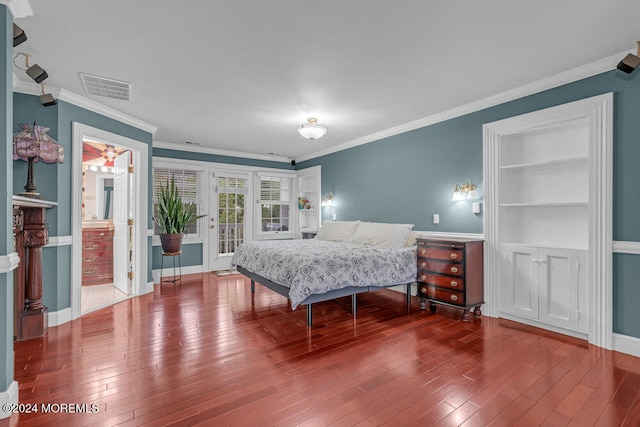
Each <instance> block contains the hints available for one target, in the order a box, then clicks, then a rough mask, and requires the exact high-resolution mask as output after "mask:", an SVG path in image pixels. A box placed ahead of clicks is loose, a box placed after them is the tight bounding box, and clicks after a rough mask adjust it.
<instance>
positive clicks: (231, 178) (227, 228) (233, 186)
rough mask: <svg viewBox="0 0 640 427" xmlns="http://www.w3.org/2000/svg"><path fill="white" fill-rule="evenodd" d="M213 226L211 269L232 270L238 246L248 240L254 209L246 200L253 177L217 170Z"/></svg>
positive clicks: (210, 234) (208, 220)
mask: <svg viewBox="0 0 640 427" xmlns="http://www.w3.org/2000/svg"><path fill="white" fill-rule="evenodd" d="M212 177H213V178H212V185H211V189H212V194H211V197H210V200H211V209H210V212H211V215H210V216H209V217H208V218H207V223H208V224H209V227H210V233H209V236H210V239H211V246H210V247H211V250H210V254H211V255H210V259H209V265H210V267H211V269H212V270H229V269H231V267H232V266H231V259H232V257H233V253H234V252H235V250H236V248H237V247H238V245H239V244H240V243H242V242H244V241H245V240H249V236H248V235H247V230H249V229H250V227H247V224H250V221H251V216H252V215H251V212H250V211H251V209H247V206H248V205H247V199H248V195H249V190H250V188H251V182H250V175H249V174H242V173H233V172H223V171H215V172H214V173H213V175H212Z"/></svg>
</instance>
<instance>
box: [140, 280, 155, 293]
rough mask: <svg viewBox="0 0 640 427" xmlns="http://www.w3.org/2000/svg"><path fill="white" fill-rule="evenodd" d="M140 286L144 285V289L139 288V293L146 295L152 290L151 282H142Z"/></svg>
mask: <svg viewBox="0 0 640 427" xmlns="http://www.w3.org/2000/svg"><path fill="white" fill-rule="evenodd" d="M142 286H143V287H144V289H141V290H140V295H146V294H150V293H151V292H153V282H147V283H143V284H142Z"/></svg>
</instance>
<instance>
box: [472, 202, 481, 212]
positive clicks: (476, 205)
mask: <svg viewBox="0 0 640 427" xmlns="http://www.w3.org/2000/svg"><path fill="white" fill-rule="evenodd" d="M471 212H473V213H474V214H479V213H480V202H475V203H472V204H471Z"/></svg>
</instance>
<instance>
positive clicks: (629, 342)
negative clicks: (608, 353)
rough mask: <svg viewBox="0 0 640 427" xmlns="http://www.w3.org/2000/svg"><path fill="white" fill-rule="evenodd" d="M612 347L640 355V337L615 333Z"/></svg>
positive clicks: (622, 351) (633, 354)
mask: <svg viewBox="0 0 640 427" xmlns="http://www.w3.org/2000/svg"><path fill="white" fill-rule="evenodd" d="M612 338H613V339H612V343H611V344H612V347H613V349H614V350H615V351H619V352H621V353H626V354H630V355H632V356H636V357H640V338H636V337H630V336H628V335H621V334H616V333H614V334H613V337H612Z"/></svg>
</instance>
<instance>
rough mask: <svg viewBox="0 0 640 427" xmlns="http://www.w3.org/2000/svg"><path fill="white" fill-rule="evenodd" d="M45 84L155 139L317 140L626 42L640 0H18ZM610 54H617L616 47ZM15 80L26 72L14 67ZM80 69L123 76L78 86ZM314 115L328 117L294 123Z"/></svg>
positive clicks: (238, 145)
mask: <svg viewBox="0 0 640 427" xmlns="http://www.w3.org/2000/svg"><path fill="white" fill-rule="evenodd" d="M29 3H30V5H31V8H32V9H33V16H29V17H25V18H19V19H16V23H17V24H18V25H20V26H21V27H22V28H23V29H24V30H25V32H26V34H27V36H28V40H27V41H26V42H25V43H23V44H22V45H20V46H18V47H16V48H14V53H17V52H25V53H29V54H31V55H33V59H32V61H31V62H32V63H38V64H39V65H40V66H42V67H43V68H44V69H46V71H47V72H48V74H49V78H48V79H47V80H46V83H47V85H51V86H52V87H55V88H62V89H65V90H67V91H70V92H73V93H76V94H79V95H82V96H84V97H86V98H89V99H92V100H94V101H97V102H99V103H101V104H104V105H106V106H109V107H112V108H114V109H116V110H118V111H121V112H123V113H126V114H128V115H130V116H133V117H135V118H137V119H140V120H143V121H145V122H147V123H150V124H152V125H155V126H158V130H157V132H156V134H155V135H154V142H155V141H158V142H161V143H170V144H176V148H178V149H181V148H184V147H185V145H184V143H185V141H190V142H194V143H197V144H200V147H199V148H201V149H203V150H207V149H219V150H230V151H233V152H237V153H247V154H252V155H267V156H273V158H274V159H277V160H282V159H283V158H286V159H301V158H309V157H311V156H313V155H314V153H319V152H326V150H330V149H331V148H332V147H336V146H340V145H344V144H346V143H349V142H351V141H354V140H358V139H362V138H364V137H367V136H369V135H371V134H374V133H377V132H381V131H384V130H386V129H389V128H394V127H398V126H401V125H403V124H406V123H409V122H412V121H415V120H419V119H422V118H425V117H428V116H431V115H433V114H436V113H439V112H442V111H446V110H449V109H452V108H454V107H458V106H461V105H465V104H468V103H470V102H474V101H477V100H480V99H483V98H486V97H488V96H491V95H495V94H498V93H501V92H504V91H507V90H510V89H513V88H516V87H519V86H522V85H524V84H527V83H530V82H533V81H537V80H540V79H543V78H546V77H549V76H552V75H555V74H557V73H561V72H564V71H567V70H570V69H572V68H574V67H577V66H582V65H585V64H589V63H592V62H594V61H597V60H600V59H603V58H606V57H610V56H612V55H616V54H619V53H622V52H626V51H629V50H631V49H634V48H635V41H636V40H637V39H640V27H638V16H640V2H639V1H637V0H606V1H605V0H564V1H557V0H538V1H514V0H488V1H482V2H480V1H455V0H454V1H447V0H440V1H434V0H402V1H399V2H398V1H396V2H394V1H381V0H375V1H373V0H350V1H344V0H325V1H316V2H311V1H307V0H288V1H286V0H272V1H264V0H234V1H210V0H189V1H185V2H169V1H158V0H135V1H131V0H110V1H104V0H56V1H51V0H29ZM620 59H622V56H621V57H620ZM14 73H15V75H16V76H17V77H18V79H19V80H21V81H24V82H29V83H32V84H33V85H34V86H35V85H36V84H35V83H33V81H32V80H30V79H29V77H28V76H27V75H26V74H25V73H24V72H22V71H20V70H18V69H17V68H14ZM79 73H88V74H93V75H97V76H102V77H107V78H112V79H116V80H122V81H126V82H130V83H131V84H132V97H131V100H130V101H121V100H113V99H109V98H104V97H100V96H94V95H89V94H87V93H86V92H85V91H84V89H83V85H82V82H81V80H80V76H79ZM307 117H317V118H318V122H319V124H321V125H323V126H325V127H327V128H328V129H329V132H328V133H327V135H325V136H324V137H323V138H321V139H318V140H315V141H308V140H306V139H304V138H302V137H301V136H300V135H299V134H298V133H297V132H296V129H297V127H298V126H300V125H301V124H302V123H304V122H306V119H307Z"/></svg>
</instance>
